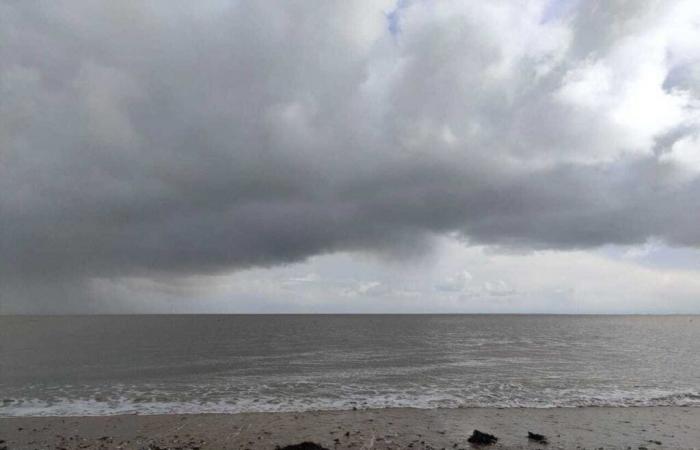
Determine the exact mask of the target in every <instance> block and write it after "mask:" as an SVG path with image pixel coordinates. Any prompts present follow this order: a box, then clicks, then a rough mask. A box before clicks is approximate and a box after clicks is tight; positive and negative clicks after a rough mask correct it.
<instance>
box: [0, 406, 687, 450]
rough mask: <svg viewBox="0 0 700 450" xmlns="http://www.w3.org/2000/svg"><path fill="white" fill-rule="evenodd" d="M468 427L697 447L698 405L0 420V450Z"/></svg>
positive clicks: (277, 441)
mask: <svg viewBox="0 0 700 450" xmlns="http://www.w3.org/2000/svg"><path fill="white" fill-rule="evenodd" d="M474 429H479V430H481V431H485V432H489V433H492V434H495V435H496V436H498V438H499V441H498V444H497V445H495V446H492V447H488V448H507V449H536V448H545V446H543V445H541V444H536V443H534V442H530V441H528V438H527V433H528V431H532V432H536V433H541V434H544V435H546V436H547V437H548V438H549V445H547V446H546V448H550V449H555V448H564V449H577V448H588V449H599V448H606V449H608V448H622V449H628V448H631V449H635V450H636V449H640V448H647V449H650V450H651V449H657V448H698V449H700V408H684V407H661V408H660V407H656V408H652V407H649V408H646V407H645V408H572V409H564V408H562V409H492V408H474V409H472V408H467V409H437V410H421V409H410V408H396V409H381V410H358V411H324V412H304V413H246V414H200V415H160V416H139V415H122V416H103V417H25V418H0V440H4V441H5V442H4V443H0V449H2V447H3V446H6V447H7V449H8V450H14V449H47V448H49V449H57V448H65V449H80V448H92V449H95V448H124V449H148V448H149V446H150V448H153V449H155V448H171V449H174V448H181V449H197V448H200V449H202V450H204V449H217V450H220V449H221V450H222V449H246V448H248V449H274V448H275V447H276V446H278V445H279V446H285V445H289V444H295V443H299V442H302V441H314V442H317V443H319V444H321V445H323V446H324V447H327V448H329V449H349V448H352V449H358V450H359V449H370V448H376V449H388V448H392V449H399V448H400V449H406V448H411V449H416V450H417V449H431V448H433V449H442V448H444V449H448V450H449V449H455V448H456V449H460V448H461V449H468V448H471V446H470V444H469V443H467V438H468V437H469V435H470V434H471V433H472V431H473V430H474Z"/></svg>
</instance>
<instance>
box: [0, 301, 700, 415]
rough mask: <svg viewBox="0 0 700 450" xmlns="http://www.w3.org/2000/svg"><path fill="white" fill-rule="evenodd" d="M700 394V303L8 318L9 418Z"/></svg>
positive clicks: (531, 403)
mask: <svg viewBox="0 0 700 450" xmlns="http://www.w3.org/2000/svg"><path fill="white" fill-rule="evenodd" d="M643 405H658V406H668V405H684V406H700V316H541V315H539V316H536V315H532V316H523V315H513V316H510V315H374V316H363V315H357V316H353V315H336V316H333V315H256V316H246V315H192V316H186V315H180V316H62V317H26V316H25V317H16V316H15V317H12V316H4V317H0V416H32V415H54V416H56V415H58V416H61V415H92V414H119V413H139V414H157V413H201V412H241V411H302V410H326V409H349V408H353V407H357V408H382V407H394V406H410V407H416V408H438V407H447V408H460V407H506V408H508V407H541V408H548V407H576V406H643Z"/></svg>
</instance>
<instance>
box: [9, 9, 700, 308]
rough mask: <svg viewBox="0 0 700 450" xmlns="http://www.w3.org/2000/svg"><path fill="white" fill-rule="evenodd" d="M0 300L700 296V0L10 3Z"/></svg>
mask: <svg viewBox="0 0 700 450" xmlns="http://www.w3.org/2000/svg"><path fill="white" fill-rule="evenodd" d="M0 312H5V313H12V312H641V313H648V312H697V313H700V2H698V1H697V0H688V1H673V0H658V1H651V0H650V1H637V0H630V1H607V0H606V1H602V0H601V1H595V0H590V1H589V0H581V1H576V0H541V1H539V0H533V1H511V0H508V1H505V0H504V1H498V0H496V1H463V0H458V1H434V2H433V1H403V0H401V1H398V2H396V1H378V0H369V1H366V2H363V1H321V0H318V1H315V0H303V1H282V2H278V1H245V2H238V1H222V0H218V1H196V2H193V1H184V0H183V1H172V0H167V1H166V0H163V1H151V2H141V1H118V2H111V1H79V0H71V1H65V2H64V1H53V0H52V1H44V2H42V1H0Z"/></svg>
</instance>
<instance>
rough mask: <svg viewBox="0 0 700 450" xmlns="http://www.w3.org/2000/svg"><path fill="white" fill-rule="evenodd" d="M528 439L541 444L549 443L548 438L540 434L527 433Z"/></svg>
mask: <svg viewBox="0 0 700 450" xmlns="http://www.w3.org/2000/svg"><path fill="white" fill-rule="evenodd" d="M527 438H528V439H530V440H531V441H535V442H539V443H540V444H546V443H547V437H546V436H544V435H542V434H538V433H533V432H531V431H528V432H527Z"/></svg>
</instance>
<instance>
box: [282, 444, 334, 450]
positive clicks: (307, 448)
mask: <svg viewBox="0 0 700 450" xmlns="http://www.w3.org/2000/svg"><path fill="white" fill-rule="evenodd" d="M276 450H328V449H327V448H325V447H322V446H320V445H318V444H316V443H314V442H302V443H301V444H295V445H286V446H284V447H280V446H277V447H276Z"/></svg>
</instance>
